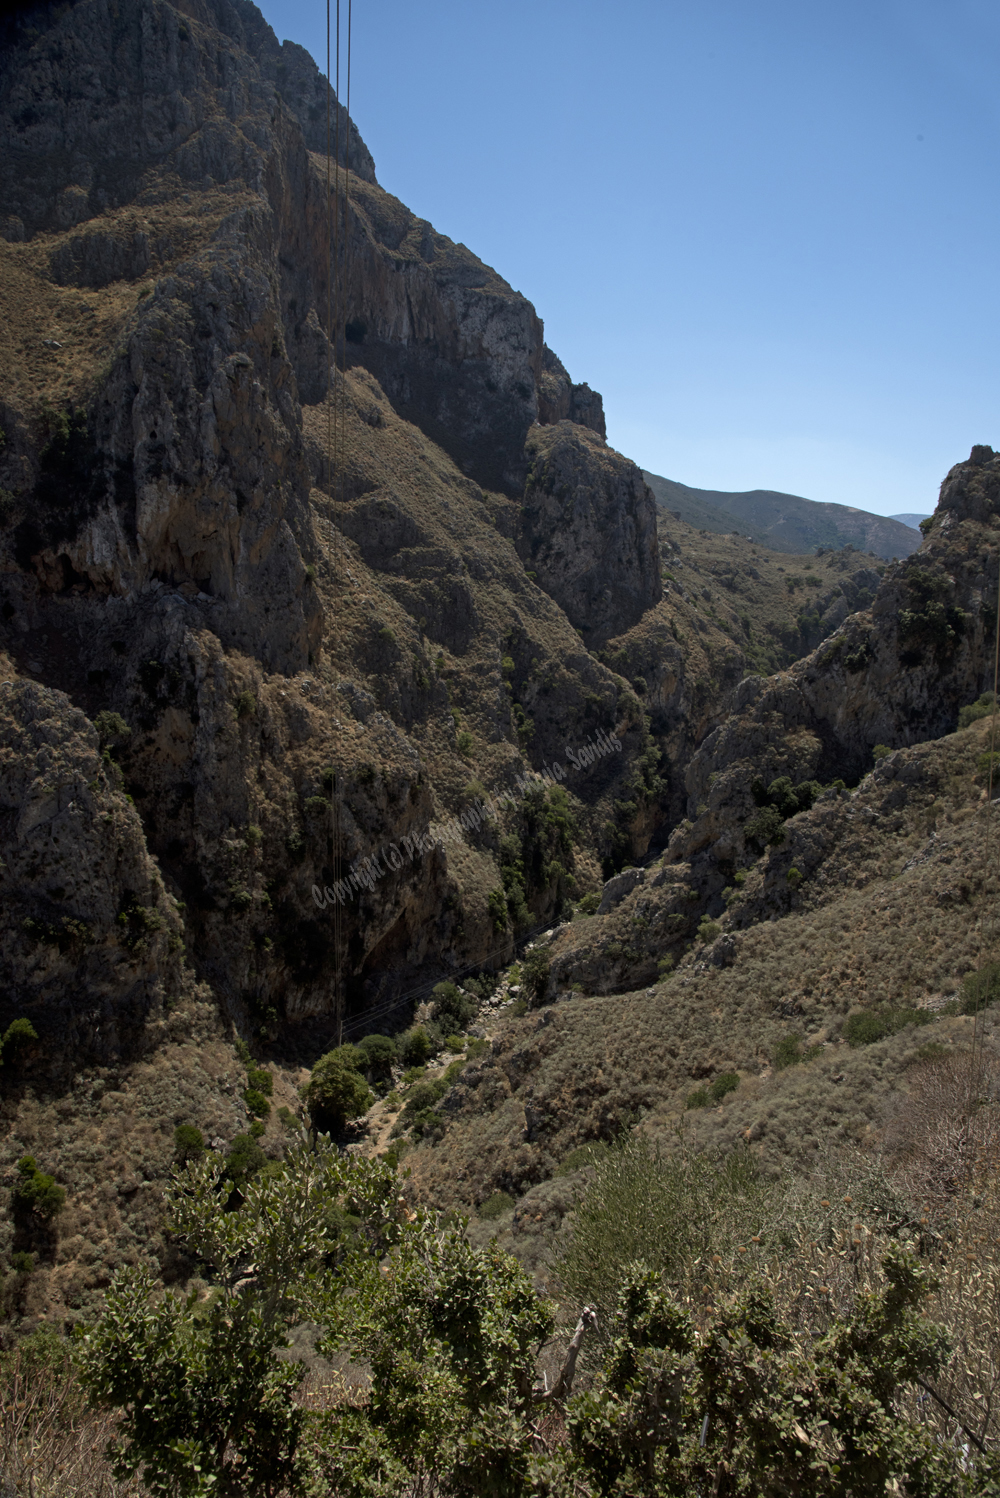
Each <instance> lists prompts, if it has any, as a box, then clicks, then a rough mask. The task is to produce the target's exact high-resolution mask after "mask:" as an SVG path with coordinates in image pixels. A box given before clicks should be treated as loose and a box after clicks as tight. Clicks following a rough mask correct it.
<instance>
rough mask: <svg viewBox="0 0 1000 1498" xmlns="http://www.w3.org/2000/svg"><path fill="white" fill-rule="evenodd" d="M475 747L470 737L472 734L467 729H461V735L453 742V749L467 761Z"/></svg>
mask: <svg viewBox="0 0 1000 1498" xmlns="http://www.w3.org/2000/svg"><path fill="white" fill-rule="evenodd" d="M475 746H476V741H475V739H474V738H473V737H472V734H471V733H470V732H469V730H468V729H467V728H463V729H462V731H461V733H460V734H459V735H458V738H457V739H456V740H455V748H456V749H457V750H458V752H459V754H461V755H462V756H463V757H464V758H465V759H468V757H469V755H470V754H471V753H472V751H473V749H474V748H475Z"/></svg>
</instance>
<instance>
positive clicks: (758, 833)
mask: <svg viewBox="0 0 1000 1498" xmlns="http://www.w3.org/2000/svg"><path fill="white" fill-rule="evenodd" d="M743 832H744V834H745V836H746V839H747V841H748V842H750V843H753V845H754V846H755V847H757V848H761V849H763V848H765V847H768V846H772V847H776V846H777V845H778V844H779V843H783V842H784V841H785V828H784V818H783V817H782V815H781V812H780V811H779V810H778V808H777V807H776V806H762V807H761V809H760V811H756V812H754V814H753V816H752V817H749V818H748V819H747V821H746V822H745V823H744V826H743Z"/></svg>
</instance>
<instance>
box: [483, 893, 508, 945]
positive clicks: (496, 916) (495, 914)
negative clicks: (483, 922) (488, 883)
mask: <svg viewBox="0 0 1000 1498" xmlns="http://www.w3.org/2000/svg"><path fill="white" fill-rule="evenodd" d="M486 905H487V909H488V910H489V913H490V920H491V921H492V922H493V930H494V931H495V932H496V933H497V935H499V934H500V932H501V931H506V929H507V895H506V893H505V892H504V891H503V890H502V889H491V890H490V892H489V894H488V895H487V897H486Z"/></svg>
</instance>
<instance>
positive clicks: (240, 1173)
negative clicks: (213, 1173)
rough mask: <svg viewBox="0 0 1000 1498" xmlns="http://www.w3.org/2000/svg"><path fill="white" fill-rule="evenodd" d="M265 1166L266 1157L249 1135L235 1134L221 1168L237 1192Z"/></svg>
mask: <svg viewBox="0 0 1000 1498" xmlns="http://www.w3.org/2000/svg"><path fill="white" fill-rule="evenodd" d="M266 1164H267V1156H266V1155H265V1153H264V1151H263V1150H262V1149H261V1147H260V1145H259V1144H258V1143H257V1141H256V1139H254V1138H253V1136H252V1135H250V1134H237V1135H236V1138H235V1139H234V1140H233V1142H232V1144H231V1145H230V1146H229V1153H228V1154H227V1155H226V1158H225V1160H224V1161H223V1164H222V1168H223V1170H224V1171H225V1173H226V1176H227V1178H228V1179H229V1180H230V1181H232V1183H233V1185H234V1186H235V1187H236V1189H237V1190H240V1189H241V1188H242V1187H243V1186H245V1185H246V1183H247V1181H249V1180H250V1179H251V1177H252V1176H255V1175H256V1174H257V1172H258V1171H259V1170H261V1169H262V1168H263V1167H264V1166H265V1165H266Z"/></svg>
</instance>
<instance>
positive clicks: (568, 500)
mask: <svg viewBox="0 0 1000 1498" xmlns="http://www.w3.org/2000/svg"><path fill="white" fill-rule="evenodd" d="M526 451H527V454H528V457H529V459H530V461H531V468H530V470H529V473H528V480H527V483H526V485H525V490H524V529H523V533H522V536H521V541H520V546H519V549H520V553H521V556H522V557H523V559H524V563H525V566H526V567H528V568H529V569H530V571H531V572H533V573H534V574H535V575H536V576H537V578H538V584H539V586H540V587H542V588H544V589H545V591H546V592H547V593H549V594H550V595H551V596H552V597H553V598H554V599H555V600H556V602H557V603H558V604H559V605H560V607H561V608H562V609H564V610H565V613H566V616H567V618H568V619H569V620H570V621H571V622H572V623H573V624H575V625H576V627H577V628H578V629H579V630H581V631H582V632H583V635H584V638H585V639H586V640H587V642H588V644H591V645H593V644H596V643H598V642H601V641H603V640H605V639H607V638H608V637H609V636H610V635H612V634H617V633H620V632H621V631H622V630H624V629H627V628H628V627H629V625H631V624H634V623H635V621H636V620H637V619H638V618H639V617H640V616H641V615H642V614H643V613H644V612H645V611H646V610H647V609H648V608H651V607H652V606H653V604H655V603H656V602H657V600H658V599H659V597H660V595H661V592H662V583H661V581H660V553H659V544H658V541H657V535H656V505H655V501H654V499H653V496H652V494H651V493H650V491H649V489H648V488H647V486H646V483H645V480H644V479H643V477H642V474H641V472H640V471H639V469H638V468H637V467H636V466H635V464H634V463H630V462H629V461H628V459H627V458H623V457H622V456H621V455H620V454H619V453H616V452H614V451H613V450H612V449H611V448H608V447H605V446H604V444H603V442H602V440H601V438H600V437H598V436H597V435H596V434H595V433H593V432H591V431H589V430H587V428H585V427H581V426H578V425H576V424H575V423H573V422H570V421H560V422H558V423H557V424H556V425H555V426H551V427H543V426H539V427H535V428H534V429H533V430H532V432H531V435H530V437H529V438H528V443H527V448H526Z"/></svg>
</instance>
